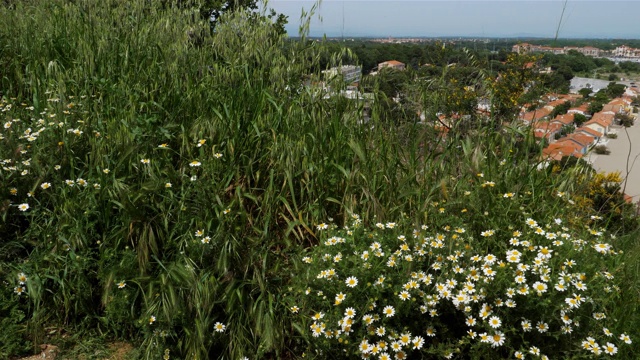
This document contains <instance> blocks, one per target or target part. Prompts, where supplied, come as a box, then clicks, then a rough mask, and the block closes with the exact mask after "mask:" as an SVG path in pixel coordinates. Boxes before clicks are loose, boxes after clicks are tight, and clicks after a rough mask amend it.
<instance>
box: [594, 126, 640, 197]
mask: <svg viewBox="0 0 640 360" xmlns="http://www.w3.org/2000/svg"><path fill="white" fill-rule="evenodd" d="M613 131H615V132H617V134H618V138H617V139H608V144H607V147H608V148H609V150H610V151H611V154H609V155H597V154H595V153H594V152H593V151H592V152H591V153H589V155H587V157H586V159H587V160H589V161H590V162H591V164H592V165H593V167H594V168H595V169H596V170H597V171H604V172H613V171H619V172H620V173H621V174H622V177H624V178H625V183H623V184H622V186H623V187H625V192H626V193H627V195H629V196H631V197H633V202H636V203H637V202H639V201H640V119H638V116H636V121H635V125H633V126H632V127H630V128H626V129H625V128H624V127H614V128H613ZM627 134H628V136H627Z"/></svg>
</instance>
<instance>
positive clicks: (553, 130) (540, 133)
mask: <svg viewBox="0 0 640 360" xmlns="http://www.w3.org/2000/svg"><path fill="white" fill-rule="evenodd" d="M531 127H532V128H533V134H534V136H535V137H536V138H537V139H542V138H545V139H547V140H549V141H553V140H554V137H555V135H556V134H557V133H558V132H560V130H561V129H562V125H561V124H558V123H550V122H548V121H540V122H536V123H534V124H533V125H532V126H531Z"/></svg>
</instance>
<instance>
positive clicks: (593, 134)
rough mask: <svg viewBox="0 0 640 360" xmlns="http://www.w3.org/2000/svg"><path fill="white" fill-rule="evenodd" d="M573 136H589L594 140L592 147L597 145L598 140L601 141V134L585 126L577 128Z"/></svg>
mask: <svg viewBox="0 0 640 360" xmlns="http://www.w3.org/2000/svg"><path fill="white" fill-rule="evenodd" d="M573 133H574V134H584V135H588V136H591V137H592V138H593V139H594V140H593V145H595V144H597V143H598V142H599V141H600V139H602V135H603V134H602V133H601V132H598V131H596V130H593V129H592V128H590V127H586V126H581V127H579V128H577V129H576V130H575V131H574V132H573Z"/></svg>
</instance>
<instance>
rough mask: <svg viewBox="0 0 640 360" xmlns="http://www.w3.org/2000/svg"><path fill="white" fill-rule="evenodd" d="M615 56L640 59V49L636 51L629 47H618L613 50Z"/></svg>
mask: <svg viewBox="0 0 640 360" xmlns="http://www.w3.org/2000/svg"><path fill="white" fill-rule="evenodd" d="M612 53H613V56H615V57H626V58H638V57H640V49H635V48H632V47H629V46H627V45H622V46H618V47H617V48H615V49H614V50H613V52H612Z"/></svg>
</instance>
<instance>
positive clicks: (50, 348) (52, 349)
mask: <svg viewBox="0 0 640 360" xmlns="http://www.w3.org/2000/svg"><path fill="white" fill-rule="evenodd" d="M40 349H41V350H42V352H41V353H40V354H38V355H33V356H29V357H27V358H22V359H21V360H40V359H49V360H50V359H55V358H56V356H57V355H58V347H57V346H55V345H49V344H42V345H40Z"/></svg>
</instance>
